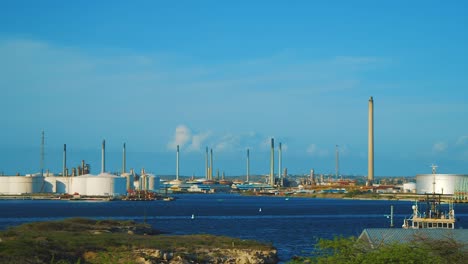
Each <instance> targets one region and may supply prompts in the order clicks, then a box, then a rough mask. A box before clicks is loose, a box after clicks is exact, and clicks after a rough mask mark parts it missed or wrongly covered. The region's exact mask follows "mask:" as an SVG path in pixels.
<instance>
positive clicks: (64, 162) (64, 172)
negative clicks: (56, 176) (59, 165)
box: [62, 144, 67, 176]
mask: <svg viewBox="0 0 468 264" xmlns="http://www.w3.org/2000/svg"><path fill="white" fill-rule="evenodd" d="M62 176H67V144H63V169H62Z"/></svg>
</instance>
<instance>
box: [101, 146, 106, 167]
mask: <svg viewBox="0 0 468 264" xmlns="http://www.w3.org/2000/svg"><path fill="white" fill-rule="evenodd" d="M101 156H102V157H101V173H104V172H105V171H106V140H103V141H102V154H101Z"/></svg>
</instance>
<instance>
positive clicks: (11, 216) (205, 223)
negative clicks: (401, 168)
mask: <svg viewBox="0 0 468 264" xmlns="http://www.w3.org/2000/svg"><path fill="white" fill-rule="evenodd" d="M178 198H179V199H178V200H176V201H173V202H165V201H148V202H125V201H112V202H95V201H88V202H85V201H31V200H14V201H0V208H1V210H0V228H1V229H4V228H6V227H8V226H12V225H18V224H21V223H25V222H32V221H47V220H56V219H62V218H67V217H91V218H98V219H104V218H114V219H133V220H137V221H140V222H143V221H146V222H147V223H150V224H151V225H153V227H154V228H156V229H158V230H161V231H163V232H166V233H170V234H194V233H208V234H214V235H225V236H232V237H238V238H242V239H255V240H259V241H264V242H271V243H272V244H273V245H274V246H275V247H277V248H278V255H279V257H280V259H281V260H282V261H285V260H288V259H290V258H291V257H292V256H294V255H306V254H308V253H310V252H311V251H312V250H313V246H314V244H315V242H316V240H317V239H319V238H332V237H333V236H335V235H340V236H345V237H347V236H358V235H359V234H360V233H361V231H362V230H363V229H364V228H371V227H388V226H389V224H390V220H389V219H388V218H386V217H385V215H388V214H389V213H390V205H394V209H395V219H394V221H395V227H396V228H400V227H401V224H402V222H403V219H404V218H405V217H408V216H410V214H411V205H412V203H413V202H410V201H388V200H344V199H313V198H294V197H291V198H285V197H261V196H260V197H257V196H240V195H229V194H214V195H202V194H200V195H179V196H178ZM260 208H261V212H260ZM455 212H456V218H458V219H459V220H460V221H459V222H458V224H457V228H458V227H466V226H468V205H466V204H463V205H456V206H455ZM192 214H193V215H194V218H195V219H193V220H192V219H191V216H192Z"/></svg>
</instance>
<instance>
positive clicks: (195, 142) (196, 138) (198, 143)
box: [187, 132, 211, 151]
mask: <svg viewBox="0 0 468 264" xmlns="http://www.w3.org/2000/svg"><path fill="white" fill-rule="evenodd" d="M210 135H211V132H202V133H199V134H195V135H193V136H192V138H191V141H192V142H191V143H190V145H189V146H188V148H187V151H199V150H201V148H202V145H203V142H205V141H206V139H208V138H209V137H210Z"/></svg>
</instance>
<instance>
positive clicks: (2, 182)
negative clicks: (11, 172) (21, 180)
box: [0, 176, 11, 194]
mask: <svg viewBox="0 0 468 264" xmlns="http://www.w3.org/2000/svg"><path fill="white" fill-rule="evenodd" d="M10 177H11V176H0V194H10Z"/></svg>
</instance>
